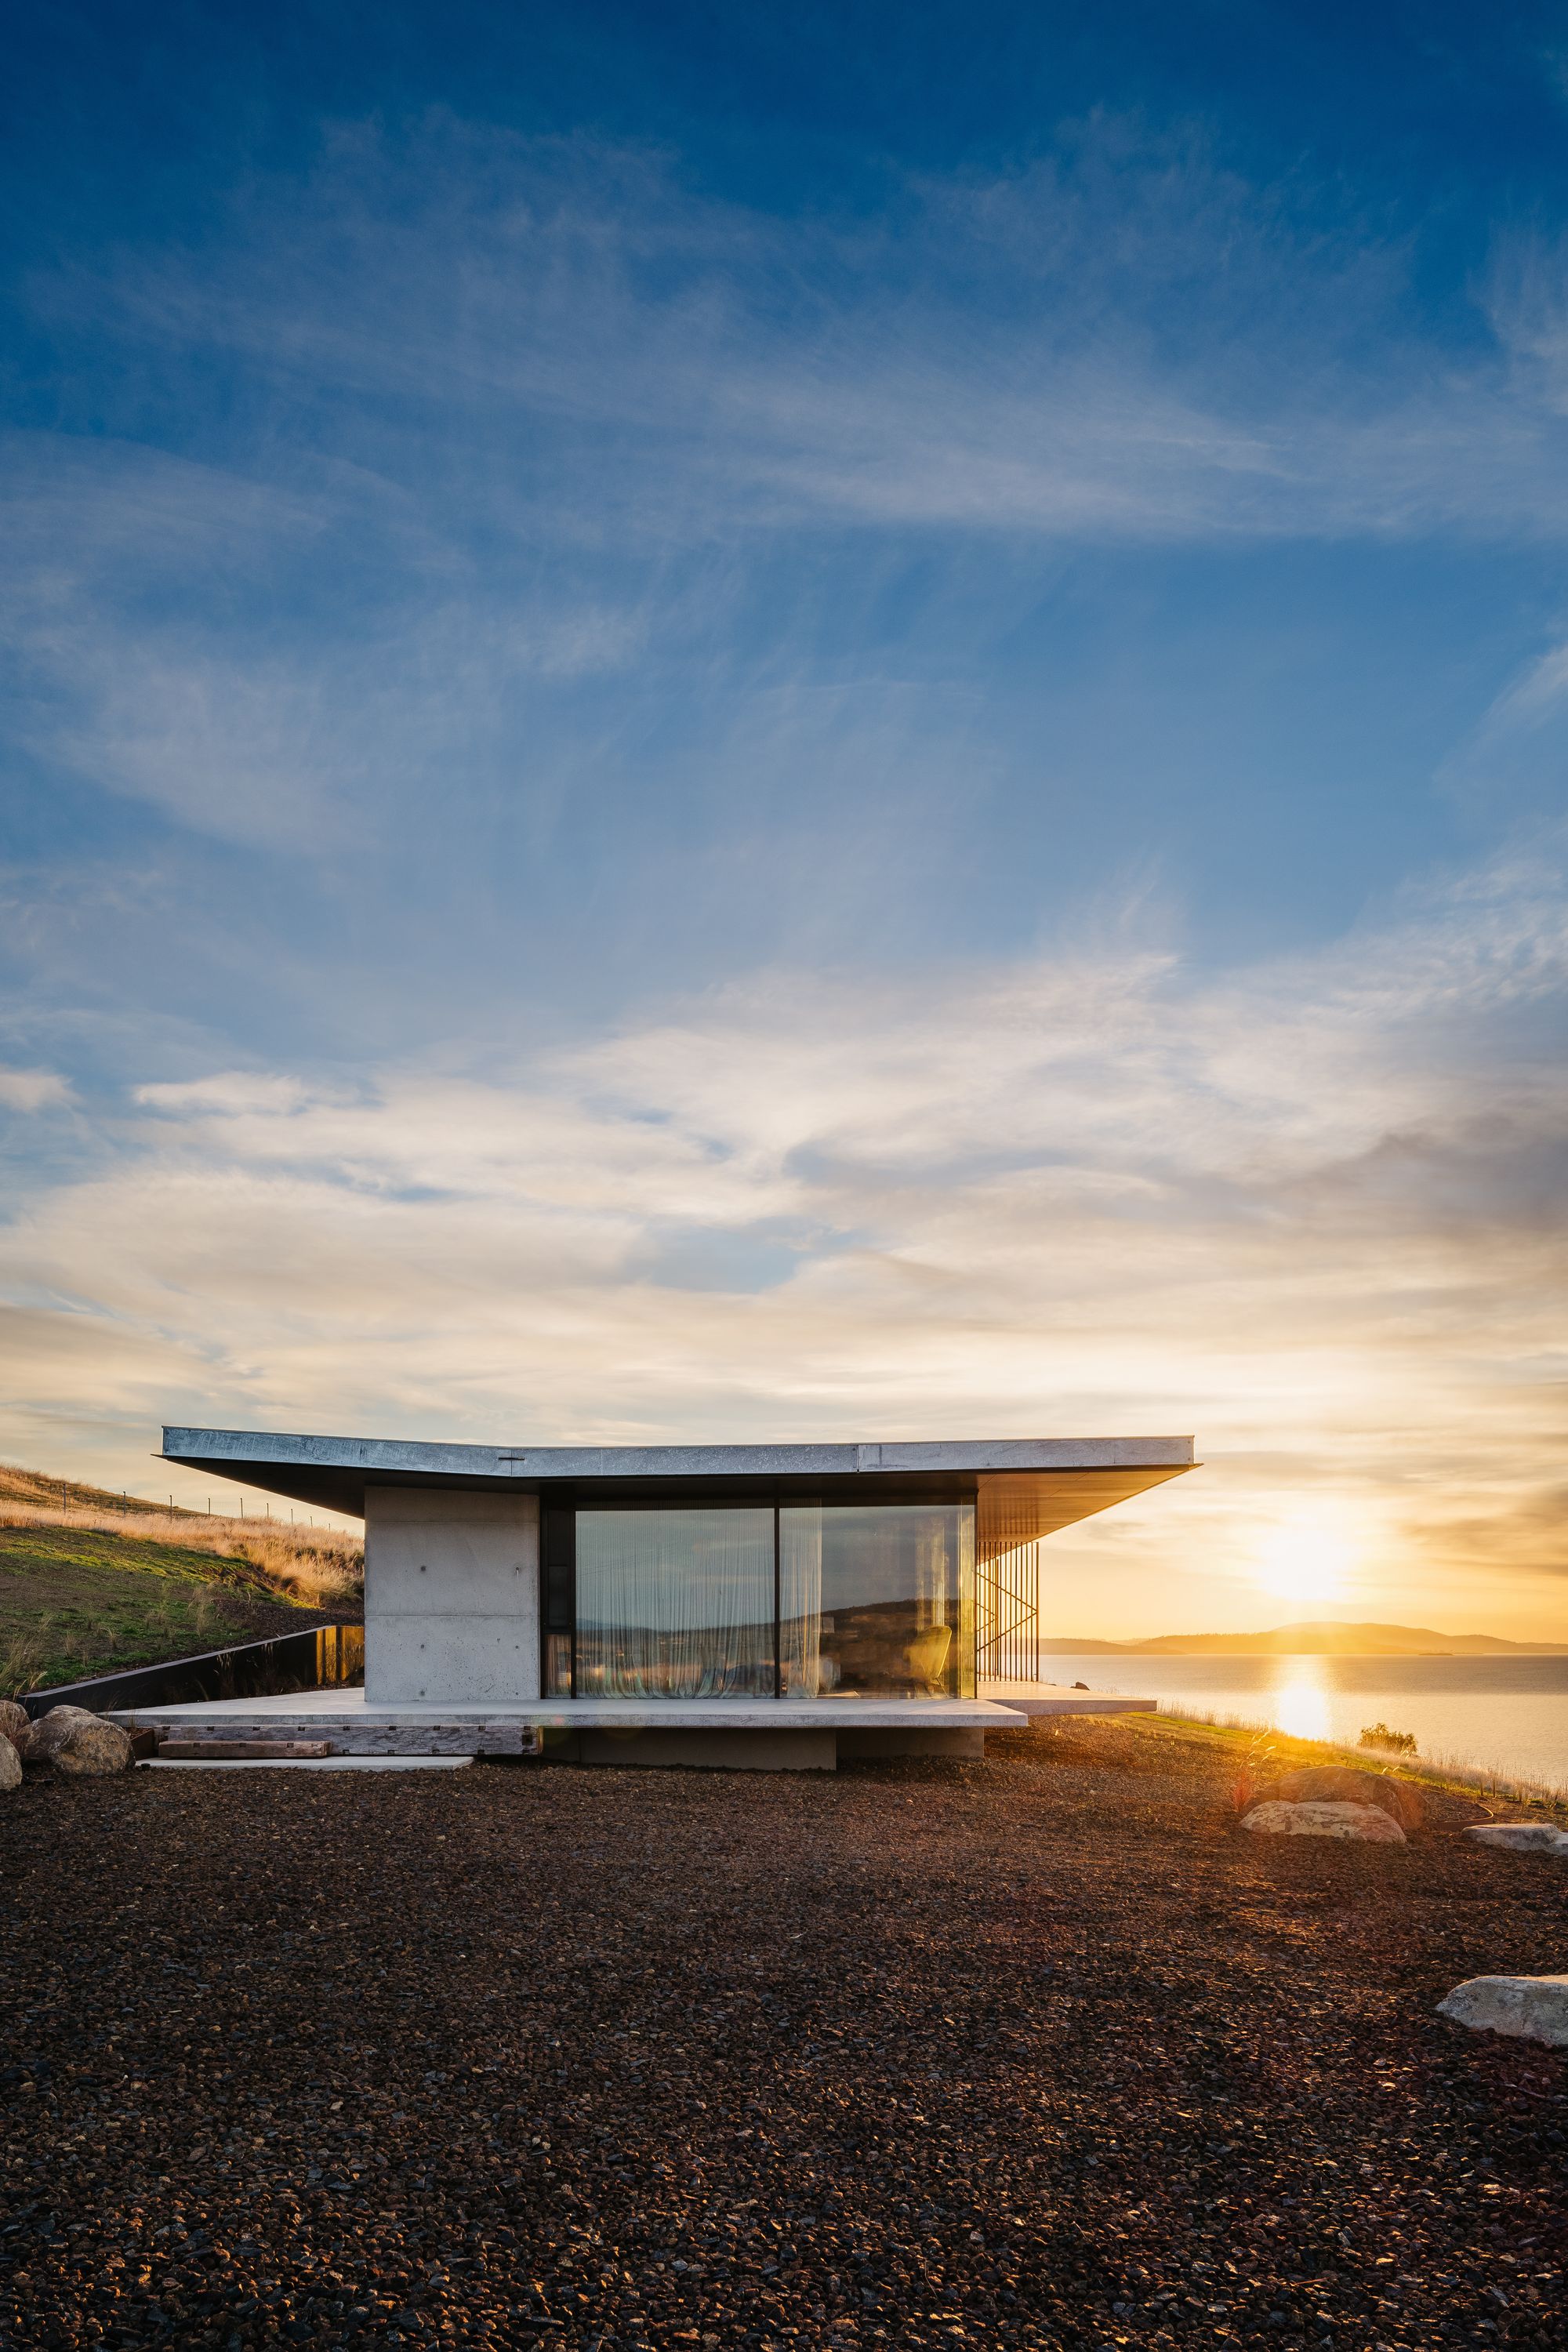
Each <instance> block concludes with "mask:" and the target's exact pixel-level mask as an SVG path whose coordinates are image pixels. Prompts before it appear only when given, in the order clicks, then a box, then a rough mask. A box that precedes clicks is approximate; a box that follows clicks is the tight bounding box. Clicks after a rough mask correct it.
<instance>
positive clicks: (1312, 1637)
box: [1040, 1620, 1568, 1658]
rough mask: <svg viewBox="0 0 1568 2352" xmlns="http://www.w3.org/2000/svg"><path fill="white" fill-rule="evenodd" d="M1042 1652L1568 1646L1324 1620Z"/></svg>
mask: <svg viewBox="0 0 1568 2352" xmlns="http://www.w3.org/2000/svg"><path fill="white" fill-rule="evenodd" d="M1040 1648H1041V1650H1042V1651H1044V1652H1046V1653H1047V1654H1049V1655H1051V1656H1053V1657H1062V1656H1076V1657H1119V1658H1129V1657H1131V1658H1156V1657H1165V1658H1204V1657H1220V1658H1236V1657H1250V1658H1257V1657H1268V1656H1282V1657H1344V1658H1479V1657H1495V1656H1498V1655H1500V1654H1502V1653H1503V1652H1505V1651H1506V1652H1509V1653H1510V1654H1514V1655H1518V1656H1529V1655H1534V1656H1537V1657H1539V1656H1541V1655H1542V1654H1548V1655H1552V1654H1558V1653H1561V1652H1563V1651H1564V1650H1568V1642H1505V1641H1503V1640H1502V1639H1501V1637H1500V1635H1499V1634H1496V1633H1434V1632H1433V1630H1432V1628H1431V1627H1430V1626H1429V1625H1360V1624H1345V1623H1340V1622H1333V1621H1332V1620H1325V1621H1323V1622H1319V1623H1317V1624H1309V1625H1275V1626H1273V1627H1271V1628H1270V1629H1269V1630H1268V1632H1267V1633H1161V1634H1157V1635H1155V1636H1153V1637H1152V1638H1151V1639H1149V1640H1147V1641H1142V1642H1082V1641H1075V1640H1073V1639H1072V1637H1071V1636H1070V1635H1068V1634H1065V1633H1064V1634H1052V1635H1050V1636H1049V1637H1048V1638H1047V1639H1044V1640H1042V1641H1041V1643H1040Z"/></svg>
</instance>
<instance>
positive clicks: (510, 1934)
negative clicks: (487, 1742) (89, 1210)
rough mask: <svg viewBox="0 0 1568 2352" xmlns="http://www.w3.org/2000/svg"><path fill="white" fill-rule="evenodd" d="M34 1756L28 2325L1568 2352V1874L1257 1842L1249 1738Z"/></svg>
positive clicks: (66, 2336) (25, 2238)
mask: <svg viewBox="0 0 1568 2352" xmlns="http://www.w3.org/2000/svg"><path fill="white" fill-rule="evenodd" d="M992 1747H993V1752H992V1754H991V1756H990V1757H989V1759H987V1761H986V1762H985V1763H984V1765H980V1764H959V1763H952V1762H935V1761H931V1762H909V1763H904V1764H880V1765H865V1766H861V1767H858V1768H853V1769H846V1770H844V1771H842V1772H840V1773H839V1774H838V1775H837V1777H836V1778H828V1777H826V1776H822V1777H818V1776H816V1775H807V1774H800V1775H796V1774H791V1773H779V1774H754V1775H753V1774H730V1773H718V1772H714V1773H702V1772H657V1771H654V1772H617V1771H607V1770H598V1771H595V1770H581V1769H572V1768H568V1767H564V1766H546V1767H541V1766H536V1765H512V1766H510V1767H508V1766H504V1765H500V1764H496V1765H479V1766H476V1767H474V1768H472V1769H468V1770H463V1771H457V1772H429V1773H423V1774H414V1773H409V1774H393V1773H382V1774H370V1773H363V1774H361V1773H346V1772H345V1773H327V1774H319V1775H312V1774H309V1773H304V1772H268V1771H253V1772H235V1773H223V1772H178V1771H174V1770H168V1769H152V1770H146V1769H141V1770H136V1771H133V1772H131V1773H127V1774H125V1775H123V1776H121V1778H118V1779H114V1780H97V1781H92V1780H79V1781H75V1782H68V1781H61V1780H58V1779H56V1778H54V1777H52V1776H49V1775H47V1774H45V1775H43V1776H38V1777H36V1776H33V1775H29V1777H28V1780H27V1783H26V1786H25V1787H24V1788H23V1789H22V1790H19V1791H17V1792H16V1794H15V1795H14V1796H13V1797H11V1798H9V1799H8V1800H5V1810H4V1811H3V1813H0V1857H3V1867H4V1871H5V1893H6V1895H8V1897H9V1918H8V1923H7V1933H6V1937H5V1968H4V1998H5V2063H4V2069H3V2073H0V2095H3V2096H4V2099H5V2111H6V2120H5V2132H4V2146H5V2182H6V2192H7V2200H8V2210H5V2213H4V2220H3V2222H0V2227H3V2228H4V2231H5V2236H4V2239H3V2241H0V2242H3V2244H4V2248H5V2274H4V2284H3V2288H0V2302H3V2305H4V2310H5V2315H6V2316H5V2321H4V2323H3V2325H4V2327H5V2328H7V2329H8V2330H9V2334H8V2335H6V2336H5V2339H4V2340H5V2341H6V2342H8V2343H14V2344H16V2345H19V2346H20V2345H25V2346H26V2347H29V2352H31V2348H32V2347H40V2346H41V2347H52V2346H74V2345H86V2344H99V2343H103V2344H110V2345H117V2346H118V2345H124V2346H141V2345H178V2346H182V2347H184V2346H192V2345H202V2346H207V2345H210V2346H221V2347H241V2346H248V2345H253V2344H262V2343H274V2342H279V2341H281V2342H284V2343H298V2344H322V2345H350V2344H352V2345H363V2344H376V2345H381V2344H388V2345H395V2344H398V2343H402V2344H410V2345H437V2344H443V2345H470V2344H471V2345H483V2344H497V2345H535V2344H543V2345H555V2346H571V2347H591V2346H595V2345H597V2346H601V2347H605V2352H624V2348H626V2347H637V2346H649V2347H658V2352H663V2347H675V2346H688V2345H690V2346H697V2347H707V2352H714V2347H719V2348H720V2352H729V2347H732V2346H769V2345H772V2346H779V2347H784V2346H789V2347H818V2346H826V2345H841V2346H846V2347H871V2346H883V2345H886V2346H942V2347H958V2346H964V2345H971V2346H991V2345H1008V2346H1012V2345H1018V2346H1029V2347H1056V2346H1064V2347H1101V2346H1110V2345H1132V2346H1144V2345H1184V2346H1199V2345H1202V2346H1215V2345H1229V2344H1247V2345H1253V2344H1257V2345H1270V2346H1291V2345H1299V2344H1302V2343H1310V2344H1315V2345H1332V2346H1335V2347H1346V2352H1348V2347H1356V2352H1371V2347H1376V2346H1378V2345H1387V2346H1397V2347H1415V2346H1430V2347H1436V2346H1439V2345H1451V2344H1465V2345H1476V2344H1479V2345H1489V2346H1503V2345H1506V2346H1515V2347H1524V2346H1542V2347H1563V2346H1564V2345H1568V2294H1565V2293H1564V2289H1563V2275H1562V2269H1561V2264H1562V2259H1563V2231H1564V2195H1563V2189H1564V2179H1563V2176H1564V2156H1565V2149H1564V2130H1565V2127H1568V2099H1565V2097H1564V2091H1565V2063H1568V2060H1565V2054H1564V2053H1554V2052H1552V2051H1548V2050H1544V2049H1542V2048H1539V2047H1537V2046H1535V2045H1533V2044H1530V2043H1524V2042H1506V2041H1502V2040H1500V2039H1498V2038H1496V2037H1493V2036H1489V2035H1473V2034H1469V2033H1467V2032H1464V2031H1463V2030H1462V2029H1460V2028H1458V2027H1455V2026H1451V2025H1448V2024H1447V2023H1446V2022H1445V2021H1443V2020H1441V2019H1439V2018H1437V2017H1436V2016H1435V2015H1434V2014H1433V2011H1434V2005H1435V2003H1436V2001H1437V2000H1438V1999H1439V1998H1440V1997H1441V1995H1442V1994H1443V1993H1445V1992H1446V1991H1447V1990H1448V1989H1449V1988H1450V1987H1451V1986H1452V1985H1454V1984H1456V1983H1458V1981H1459V1980H1460V1979H1462V1978H1464V1977H1467V1976H1471V1975H1476V1974H1479V1973H1484V1972H1493V1971H1497V1970H1500V1969H1508V1970H1529V1971H1546V1970H1554V1969H1563V1967H1564V1966H1565V1965H1568V1908H1565V1902H1564V1896H1565V1892H1568V1874H1565V1873H1564V1872H1563V1867H1562V1865H1561V1864H1554V1863H1553V1862H1552V1861H1551V1860H1550V1859H1542V1858H1536V1857H1527V1856H1521V1855H1510V1854H1506V1853H1490V1852H1478V1851H1475V1850H1473V1849H1470V1848H1468V1847H1467V1846H1466V1845H1465V1844H1464V1843H1463V1842H1462V1841H1461V1840H1460V1839H1458V1837H1457V1836H1455V1835H1453V1834H1434V1835H1431V1836H1427V1837H1425V1838H1422V1839H1420V1840H1418V1841H1417V1842H1415V1843H1412V1844H1411V1845H1410V1846H1409V1847H1408V1848H1400V1847H1394V1848H1389V1847H1386V1846H1371V1847H1358V1846H1353V1845H1342V1844H1332V1843H1321V1842H1319V1841H1316V1840H1312V1839H1263V1838H1255V1837H1250V1836H1246V1835H1242V1834H1238V1833H1237V1832H1235V1831H1234V1829H1233V1828H1232V1827H1231V1825H1230V1820H1229V1816H1228V1814H1227V1811H1226V1781H1227V1780H1228V1779H1229V1778H1230V1777H1231V1774H1232V1772H1233V1770H1234V1765H1233V1763H1231V1762H1228V1761H1227V1759H1226V1757H1225V1756H1224V1754H1223V1753H1222V1752H1220V1751H1219V1750H1218V1749H1216V1748H1215V1745H1214V1744H1213V1742H1212V1740H1211V1741H1210V1742H1209V1744H1207V1745H1205V1744H1204V1743H1203V1741H1202V1740H1201V1739H1200V1738H1197V1737H1194V1738H1186V1737H1184V1735H1183V1734H1182V1733H1181V1732H1180V1731H1179V1729H1174V1728H1172V1727H1154V1726H1152V1725H1149V1726H1140V1727H1135V1728H1128V1727H1109V1726H1104V1727H1087V1726H1085V1727H1075V1728H1071V1729H1069V1730H1067V1731H1064V1732H1062V1733H1060V1734H1056V1735H1052V1734H1048V1733H1046V1732H1036V1733H1032V1734H1017V1735H1009V1736H1008V1737H1007V1738H1004V1739H1001V1740H995V1741H993V1743H992Z"/></svg>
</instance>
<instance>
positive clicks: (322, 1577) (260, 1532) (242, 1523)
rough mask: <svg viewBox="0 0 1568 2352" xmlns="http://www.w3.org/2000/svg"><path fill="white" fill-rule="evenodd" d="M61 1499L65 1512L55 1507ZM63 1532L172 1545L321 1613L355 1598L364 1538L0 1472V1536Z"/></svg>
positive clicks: (7, 1469) (9, 1469)
mask: <svg viewBox="0 0 1568 2352" xmlns="http://www.w3.org/2000/svg"><path fill="white" fill-rule="evenodd" d="M59 1496H64V1507H61V1504H60V1502H59V1501H58V1499H56V1498H57V1497H59ZM5 1527H10V1528H28V1527H33V1528H71V1529H75V1530H77V1531H79V1532H94V1533H97V1534H100V1535H117V1536H135V1537H142V1538H145V1539H147V1540H148V1541H151V1542H155V1543H177V1544H178V1545H180V1546H181V1547H182V1549H184V1550H186V1551H201V1552H207V1553H210V1554H211V1555H212V1557H213V1558H214V1559H225V1560H232V1561H234V1562H235V1563H236V1565H237V1566H241V1567H244V1568H248V1569H249V1570H252V1571H253V1572H254V1575H255V1577H256V1579H258V1580H259V1581H261V1582H262V1583H264V1584H266V1585H268V1586H269V1587H270V1588H271V1589H272V1591H275V1592H279V1593H281V1594H283V1595H284V1596H286V1597H287V1598H288V1599H289V1600H290V1601H296V1602H300V1603H302V1604H303V1605H304V1606H306V1607H308V1608H316V1609H328V1608H331V1607H333V1606H335V1605H337V1604H339V1603H344V1602H349V1601H354V1600H356V1599H357V1598H358V1596H359V1593H360V1591H361V1589H362V1587H363V1580H364V1543H363V1538H361V1537H360V1536H357V1535H353V1534H350V1533H348V1532H347V1531H346V1530H344V1529H342V1528H312V1527H300V1526H293V1527H290V1526H289V1525H288V1523H287V1522H285V1521H283V1520H279V1519H260V1520H257V1519H252V1518H248V1517H247V1518H212V1517H208V1516H207V1515H206V1513H205V1512H203V1511H182V1510H163V1511H160V1510H155V1509H154V1508H153V1507H152V1506H151V1505H149V1504H145V1503H142V1502H139V1501H136V1500H132V1501H129V1502H126V1501H123V1500H122V1499H121V1497H120V1496H115V1495H112V1494H110V1492H109V1491H108V1489H107V1488H104V1487H101V1486H79V1485H75V1484H73V1483H72V1482H71V1481H70V1480H68V1479H61V1478H50V1477H48V1476H47V1475H45V1474H44V1473H42V1472H39V1471H36V1470H24V1469H22V1468H20V1467H18V1466H17V1465H14V1464H11V1463H4V1464H0V1528H5Z"/></svg>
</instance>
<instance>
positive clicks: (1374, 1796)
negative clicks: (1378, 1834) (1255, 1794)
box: [1271, 1764, 1424, 1837]
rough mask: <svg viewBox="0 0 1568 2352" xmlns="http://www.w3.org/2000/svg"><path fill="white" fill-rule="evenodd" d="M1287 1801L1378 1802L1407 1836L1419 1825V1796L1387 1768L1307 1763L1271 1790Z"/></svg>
mask: <svg viewBox="0 0 1568 2352" xmlns="http://www.w3.org/2000/svg"><path fill="white" fill-rule="evenodd" d="M1271 1793H1272V1794H1273V1795H1275V1796H1277V1797H1280V1798H1283V1800H1284V1801H1285V1802H1286V1803H1287V1804H1290V1805H1300V1804H1325V1803H1326V1804H1339V1805H1381V1806H1382V1807H1383V1810H1384V1812H1385V1813H1387V1814H1389V1815H1390V1816H1391V1817H1392V1818H1393V1819H1394V1821H1396V1822H1398V1823H1399V1826H1400V1828H1401V1829H1402V1830H1403V1831H1404V1832H1405V1835H1406V1836H1407V1837H1408V1836H1409V1835H1411V1833H1412V1832H1414V1831H1415V1830H1418V1829H1419V1828H1420V1827H1421V1823H1422V1821H1423V1819H1424V1815H1423V1812H1422V1807H1421V1796H1420V1792H1419V1790H1415V1789H1413V1788H1412V1787H1411V1785H1410V1783H1409V1781H1408V1780H1394V1777H1393V1775H1392V1774H1391V1773H1388V1772H1362V1771H1358V1770H1357V1769H1356V1767H1355V1766H1354V1765H1353V1764H1306V1765H1303V1766H1302V1767H1301V1769H1300V1770H1299V1771H1296V1772H1287V1773H1285V1774H1284V1775H1283V1776H1282V1777H1281V1778H1280V1780H1279V1781H1278V1782H1277V1783H1276V1784H1275V1787H1274V1789H1273V1790H1272V1792H1271Z"/></svg>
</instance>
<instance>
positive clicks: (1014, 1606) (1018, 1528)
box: [974, 1486, 1040, 1683]
mask: <svg viewBox="0 0 1568 2352" xmlns="http://www.w3.org/2000/svg"><path fill="white" fill-rule="evenodd" d="M1032 1517H1033V1513H1032V1511H1031V1510H1030V1508H1029V1507H1028V1505H1027V1504H1026V1503H1024V1502H1023V1501H1021V1500H1020V1499H1019V1498H1017V1497H1016V1496H1012V1495H1010V1494H1008V1493H1006V1492H1005V1491H1004V1492H1001V1493H998V1492H995V1491H994V1490H991V1491H988V1490H987V1488H986V1487H985V1486H982V1487H981V1491H980V1506H979V1510H978V1512H977V1514H976V1519H975V1530H974V1672H975V1677H976V1679H977V1680H978V1681H980V1682H1026V1683H1036V1682H1038V1681H1039V1679H1040V1539H1039V1538H1038V1537H1037V1536H1029V1535H1026V1534H1025V1533H1024V1529H1025V1528H1026V1527H1028V1526H1029V1525H1030V1523H1031V1520H1032Z"/></svg>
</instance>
